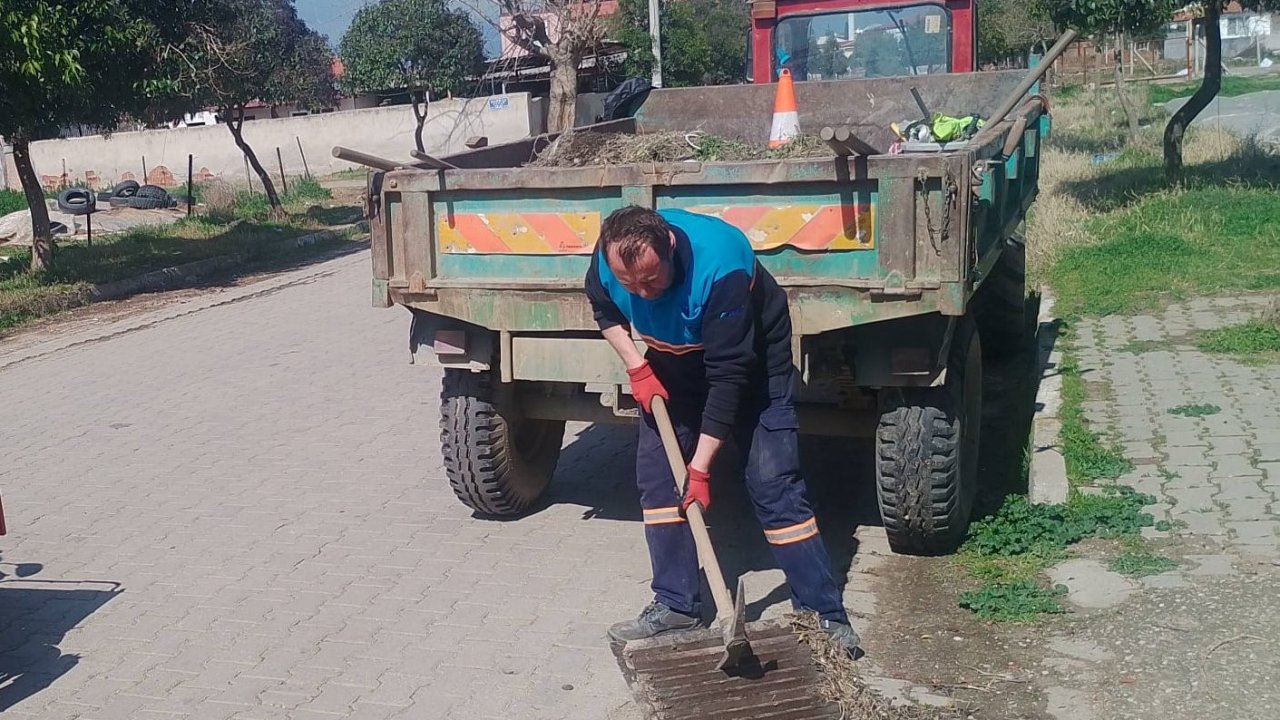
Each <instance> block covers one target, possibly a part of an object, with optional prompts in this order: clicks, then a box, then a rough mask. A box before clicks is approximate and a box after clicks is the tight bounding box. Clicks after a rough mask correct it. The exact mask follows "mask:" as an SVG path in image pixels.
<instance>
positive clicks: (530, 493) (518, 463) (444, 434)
mask: <svg viewBox="0 0 1280 720" xmlns="http://www.w3.org/2000/svg"><path fill="white" fill-rule="evenodd" d="M494 385H496V383H495V382H494V381H493V379H492V378H491V377H490V373H473V372H470V371H468V370H456V369H446V370H445V371H444V386H443V390H442V391H441V393H440V446H441V451H442V454H443V456H444V467H445V474H446V475H447V476H448V478H449V485H450V487H452V488H453V492H454V494H455V495H457V496H458V499H459V500H461V501H462V504H463V505H466V506H467V507H469V508H471V509H472V510H475V511H476V512H477V513H479V514H481V515H487V516H492V517H510V516H513V515H520V514H521V513H523V512H525V511H526V510H528V509H529V508H530V506H532V505H533V504H534V503H535V502H536V501H537V500H538V499H539V498H540V497H542V493H543V492H544V491H545V490H546V489H547V485H548V483H550V482H551V475H552V473H554V472H555V468H556V462H557V461H558V460H559V459H560V445H561V443H562V442H563V441H564V422H563V421H559V422H557V421H554V420H530V419H528V418H523V417H521V416H520V413H519V412H518V410H517V409H515V408H514V407H513V404H512V403H509V402H502V401H500V400H499V398H498V395H499V393H498V392H497V391H496V390H495V388H494Z"/></svg>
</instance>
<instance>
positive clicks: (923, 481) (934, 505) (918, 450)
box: [875, 318, 981, 555]
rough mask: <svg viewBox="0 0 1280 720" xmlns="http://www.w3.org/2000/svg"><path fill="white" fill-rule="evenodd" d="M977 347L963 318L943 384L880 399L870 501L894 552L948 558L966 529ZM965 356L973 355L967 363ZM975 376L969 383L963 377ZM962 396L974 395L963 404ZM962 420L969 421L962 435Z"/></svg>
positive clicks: (972, 487) (976, 419)
mask: <svg viewBox="0 0 1280 720" xmlns="http://www.w3.org/2000/svg"><path fill="white" fill-rule="evenodd" d="M978 342H979V341H978V338H977V336H976V334H975V332H974V329H973V325H972V323H971V322H969V321H968V318H965V319H963V320H961V324H960V326H959V327H958V329H957V332H956V337H955V338H954V339H953V344H954V346H953V349H952V353H951V358H950V362H949V363H948V382H947V384H946V385H944V386H943V387H931V388H923V387H921V388H891V389H885V390H882V391H881V393H880V421H879V425H878V427H877V428H876V437H875V461H876V498H877V500H878V502H879V505H880V517H881V519H882V521H883V522H884V528H885V533H886V534H887V536H888V539H889V545H890V547H891V548H892V549H893V550H894V552H899V553H906V554H911V555H938V554H944V553H948V552H951V551H952V550H954V549H955V548H956V547H957V546H958V545H959V544H960V542H961V541H962V540H963V539H964V536H965V533H966V532H967V530H968V527H969V514H970V511H971V509H972V504H973V498H974V495H975V494H976V482H977V477H976V451H977V437H978V436H977V432H978V423H980V422H981V421H980V418H981V346H980V345H978ZM971 345H974V346H976V347H972V348H971ZM971 352H972V353H976V356H973V357H971V356H970V353H971ZM975 372H976V373H977V379H976V384H975V382H974V378H971V377H968V376H969V375H970V374H971V373H975ZM966 388H967V389H966ZM966 392H976V393H977V396H976V397H974V398H968V399H966V397H965V393H966ZM966 422H969V423H971V427H969V428H968V429H966V428H965V427H964V423H966ZM970 453H972V454H973V455H972V456H970V455H969V454H970Z"/></svg>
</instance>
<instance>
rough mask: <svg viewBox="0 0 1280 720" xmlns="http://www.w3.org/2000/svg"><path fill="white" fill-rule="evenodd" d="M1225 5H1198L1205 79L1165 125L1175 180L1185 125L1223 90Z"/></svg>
mask: <svg viewBox="0 0 1280 720" xmlns="http://www.w3.org/2000/svg"><path fill="white" fill-rule="evenodd" d="M1225 5H1226V3H1225V2H1219V1H1218V0H1210V2H1208V3H1203V4H1202V5H1201V9H1202V10H1203V13H1204V15H1203V17H1204V32H1205V58H1204V78H1203V79H1202V80H1201V81H1200V88H1199V89H1197V90H1196V92H1195V94H1194V95H1192V96H1191V98H1190V99H1189V100H1187V102H1186V104H1185V105H1183V106H1182V107H1180V108H1178V110H1177V111H1176V112H1175V113H1174V114H1173V116H1172V117H1170V118H1169V122H1168V123H1167V124H1166V125H1165V127H1164V169H1165V173H1166V174H1167V175H1168V176H1169V177H1170V178H1174V179H1176V178H1178V177H1180V176H1181V175H1182V138H1183V136H1184V135H1186V132H1187V126H1188V125H1190V124H1191V121H1192V120H1195V119H1196V116H1198V115H1199V114H1200V113H1201V112H1202V111H1204V109H1205V108H1206V107H1208V106H1209V103H1211V102H1213V99H1214V98H1215V97H1217V96H1218V91H1219V90H1221V89H1222V27H1221V24H1220V20H1221V18H1222V8H1223V7H1224V6H1225ZM1241 5H1242V6H1243V7H1244V8H1245V9H1246V10H1257V11H1267V10H1280V0H1245V2H1242V3H1241Z"/></svg>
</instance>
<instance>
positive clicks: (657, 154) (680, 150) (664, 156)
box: [529, 131, 832, 167]
mask: <svg viewBox="0 0 1280 720" xmlns="http://www.w3.org/2000/svg"><path fill="white" fill-rule="evenodd" d="M806 157H832V152H831V148H830V147H828V146H827V144H826V143H824V142H822V140H820V139H819V138H818V137H817V136H814V135H800V136H799V137H796V138H795V139H793V140H792V141H791V142H790V143H787V144H786V145H783V146H782V147H779V148H773V149H770V148H768V147H765V146H763V145H757V144H753V143H747V142H743V141H741V140H734V139H731V138H724V137H720V136H718V135H710V134H708V133H705V132H701V131H691V132H657V133H642V134H637V135H633V134H630V133H601V132H573V131H570V132H566V133H564V134H563V135H561V136H560V137H558V138H556V139H555V140H554V141H553V142H552V143H551V144H550V145H548V146H547V147H546V148H545V149H544V150H543V151H542V152H541V153H539V154H538V156H537V157H536V158H534V159H533V161H532V162H530V163H529V165H531V166H535V167H587V166H593V165H626V164H630V163H669V162H681V161H685V160H701V161H703V162H744V161H748V160H785V159H787V158H806Z"/></svg>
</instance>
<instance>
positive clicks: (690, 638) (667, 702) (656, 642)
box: [613, 620, 840, 720]
mask: <svg viewBox="0 0 1280 720" xmlns="http://www.w3.org/2000/svg"><path fill="white" fill-rule="evenodd" d="M747 637H748V638H750V639H751V647H752V649H753V650H754V651H755V653H756V659H757V660H758V664H756V665H753V666H752V667H750V668H744V670H743V671H742V672H741V674H738V675H736V676H734V675H728V674H726V673H724V672H721V671H720V670H717V669H716V663H717V662H718V661H719V659H720V654H721V653H722V652H723V651H724V645H723V642H722V640H721V637H720V633H719V632H718V631H717V630H701V631H694V632H688V633H678V634H672V635H666V636H663V637H660V638H654V639H652V640H639V641H635V642H630V643H626V644H625V645H623V644H621V643H615V644H614V645H613V651H614V655H615V656H616V657H617V658H618V666H619V667H621V668H622V674H623V676H624V677H625V678H626V680H627V685H628V686H630V687H631V692H632V694H633V695H634V696H635V699H636V702H637V703H638V704H639V705H640V707H641V709H642V710H643V711H644V713H645V717H646V718H649V719H650V720H683V719H684V718H689V719H690V720H693V719H694V718H697V720H745V719H747V718H750V719H752V720H755V719H756V718H761V719H765V718H767V720H837V719H838V718H839V717H840V708H839V707H838V706H836V705H835V704H834V703H831V702H828V701H827V700H825V699H824V698H823V697H822V683H823V680H822V677H821V675H820V674H819V673H818V670H817V668H815V667H814V665H813V661H812V660H811V658H810V655H809V648H808V646H806V645H805V644H804V643H803V642H802V641H801V640H800V638H798V637H797V636H796V634H795V633H794V632H792V631H791V629H790V627H788V626H787V623H785V622H782V621H778V620H771V621H766V622H761V623H753V624H751V625H748V626H747Z"/></svg>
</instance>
